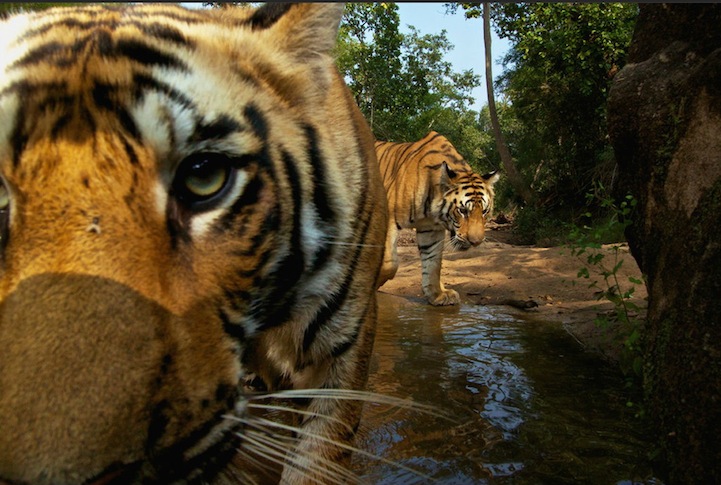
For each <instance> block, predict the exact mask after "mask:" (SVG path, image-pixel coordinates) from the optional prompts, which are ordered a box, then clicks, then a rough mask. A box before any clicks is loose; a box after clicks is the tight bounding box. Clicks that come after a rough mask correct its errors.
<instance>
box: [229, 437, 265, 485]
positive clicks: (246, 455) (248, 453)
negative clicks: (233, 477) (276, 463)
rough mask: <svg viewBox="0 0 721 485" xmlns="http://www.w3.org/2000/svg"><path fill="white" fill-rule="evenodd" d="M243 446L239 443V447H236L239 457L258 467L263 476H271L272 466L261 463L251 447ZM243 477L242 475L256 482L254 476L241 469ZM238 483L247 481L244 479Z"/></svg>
mask: <svg viewBox="0 0 721 485" xmlns="http://www.w3.org/2000/svg"><path fill="white" fill-rule="evenodd" d="M243 446H244V445H241V447H240V448H237V451H238V453H240V455H241V457H242V458H243V459H244V460H245V461H247V462H248V463H250V464H252V465H253V466H255V467H256V468H257V469H258V471H259V472H261V473H263V474H265V476H267V477H271V476H273V472H274V470H273V468H271V466H270V465H268V464H266V463H263V462H262V461H260V460H259V459H258V458H257V457H256V456H255V455H257V453H254V452H253V450H252V449H243ZM243 477H244V478H245V479H246V480H249V479H252V480H253V482H254V483H257V482H256V480H255V478H254V477H252V476H251V475H250V474H249V473H247V472H245V471H243ZM240 483H248V482H246V481H241V482H240Z"/></svg>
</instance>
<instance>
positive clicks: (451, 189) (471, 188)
mask: <svg viewBox="0 0 721 485" xmlns="http://www.w3.org/2000/svg"><path fill="white" fill-rule="evenodd" d="M440 170H441V174H440V192H441V194H442V198H441V199H439V201H438V202H437V205H438V209H437V213H438V214H440V219H441V221H442V222H443V224H444V225H445V227H446V229H447V230H448V231H449V232H450V235H451V238H450V243H451V246H452V247H453V248H454V249H457V250H461V251H465V250H466V249H469V248H470V247H473V246H478V245H479V244H481V243H482V242H483V241H484V240H485V238H486V222H487V221H488V218H489V217H490V215H491V213H492V211H493V199H494V197H495V193H494V190H493V186H494V185H495V183H496V182H497V181H498V179H499V178H500V174H499V173H498V172H497V171H493V172H489V173H487V174H485V175H478V174H477V173H475V172H472V171H455V170H452V169H451V168H450V167H449V166H448V164H447V163H446V162H443V163H442V165H441V169H440Z"/></svg>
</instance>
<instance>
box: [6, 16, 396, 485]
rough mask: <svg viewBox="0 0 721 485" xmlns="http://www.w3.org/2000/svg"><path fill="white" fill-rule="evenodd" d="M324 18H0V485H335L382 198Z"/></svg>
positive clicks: (361, 356) (383, 212)
mask: <svg viewBox="0 0 721 485" xmlns="http://www.w3.org/2000/svg"><path fill="white" fill-rule="evenodd" d="M343 11H344V6H343V4H333V3H307V4H270V3H269V4H265V5H263V6H260V7H258V8H251V7H233V8H223V9H186V8H183V7H182V6H179V5H171V4H134V5H124V4H104V5H103V4H97V5H92V4H79V5H75V6H65V7H55V8H52V9H46V10H42V11H38V12H14V13H13V14H12V15H10V16H8V18H6V19H4V20H2V21H0V50H1V51H2V52H3V55H2V56H0V72H2V73H3V74H2V77H0V430H1V431H0V483H2V484H34V485H48V484H55V485H75V484H98V485H99V484H105V485H109V484H120V483H122V484H128V483H130V484H136V483H137V484H139V483H143V484H169V483H186V484H192V483H196V484H200V483H204V484H205V483H207V484H228V483H261V482H266V481H268V482H281V483H284V484H304V483H338V482H341V481H342V482H348V481H350V480H352V476H351V475H350V472H349V471H348V468H349V465H348V463H349V462H350V455H351V452H352V450H353V449H354V448H353V446H352V443H353V437H354V434H355V431H356V429H357V428H358V425H359V419H360V413H361V408H362V403H363V399H362V397H363V396H364V395H366V394H365V393H364V391H363V389H364V386H365V384H366V381H367V378H368V377H367V374H368V365H369V363H368V361H369V356H370V354H371V352H372V348H373V339H374V333H375V325H376V314H377V302H376V288H377V282H378V278H379V273H380V268H381V264H382V260H383V251H384V247H383V246H384V241H385V233H386V227H387V202H386V199H385V194H384V191H383V185H382V180H381V177H380V171H379V168H378V164H377V160H376V158H375V152H374V146H373V142H374V138H373V135H372V134H371V131H370V129H369V128H368V125H367V123H366V121H365V119H364V117H363V116H362V114H361V113H360V111H359V109H358V108H357V106H356V104H355V102H354V100H353V97H352V95H351V94H350V92H349V90H348V88H347V86H346V85H345V82H344V81H343V79H342V77H341V76H340V74H339V72H338V70H337V68H336V67H335V62H334V59H333V47H334V44H335V41H336V35H337V31H338V27H339V23H340V20H341V17H342V14H343ZM356 396H358V399H356V398H355V397H356ZM278 409H280V410H278Z"/></svg>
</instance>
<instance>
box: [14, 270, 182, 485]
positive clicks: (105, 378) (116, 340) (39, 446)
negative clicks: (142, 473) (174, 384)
mask: <svg viewBox="0 0 721 485" xmlns="http://www.w3.org/2000/svg"><path fill="white" fill-rule="evenodd" d="M167 323H168V316H167V315H166V314H165V312H164V311H163V309H162V308H160V307H159V306H158V305H156V304H154V303H153V302H151V301H148V300H147V299H144V298H143V297H142V296H140V295H139V294H137V293H135V292H134V291H133V290H131V289H129V288H128V287H126V286H124V285H121V284H119V283H116V282H113V281H110V280H107V279H104V278H100V277H93V276H81V275H67V274H64V275H59V274H40V275H35V276H32V277H29V278H27V279H26V280H24V281H22V282H21V283H20V284H19V285H18V286H17V287H16V288H15V289H14V290H13V291H12V292H11V293H10V294H9V295H7V297H6V298H5V299H4V301H3V302H2V304H0V348H2V349H3V351H2V352H1V353H0V430H2V431H1V432H0V483H2V481H3V480H7V481H8V482H9V483H23V484H30V483H32V484H41V485H44V484H71V483H72V484H74V483H84V482H86V481H87V480H90V479H91V478H92V477H94V476H99V475H101V474H102V473H103V471H104V470H106V469H108V467H110V466H111V465H113V466H115V465H116V464H118V463H120V464H122V463H130V462H133V461H135V460H137V458H138V457H139V456H142V454H143V453H144V452H145V447H146V445H147V444H148V440H149V438H150V437H149V436H148V432H147V430H148V426H149V423H150V421H151V417H150V410H149V406H148V403H150V402H152V401H153V398H154V393H155V392H157V387H158V385H159V384H158V380H159V379H160V376H158V374H157V372H156V370H155V369H157V368H158V365H157V362H158V361H159V360H160V359H161V356H162V352H163V349H162V348H161V345H160V344H159V338H160V336H161V334H162V333H163V331H164V327H165V325H167ZM101 483H102V482H101Z"/></svg>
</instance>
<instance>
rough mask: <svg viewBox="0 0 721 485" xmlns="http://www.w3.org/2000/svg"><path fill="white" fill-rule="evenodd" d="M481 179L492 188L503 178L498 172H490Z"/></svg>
mask: <svg viewBox="0 0 721 485" xmlns="http://www.w3.org/2000/svg"><path fill="white" fill-rule="evenodd" d="M481 177H482V178H483V180H485V181H486V182H488V183H489V184H490V185H491V186H492V185H494V184H495V183H496V182H498V179H499V178H501V174H500V173H498V170H494V171H493V172H488V173H487V174H485V175H481Z"/></svg>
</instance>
